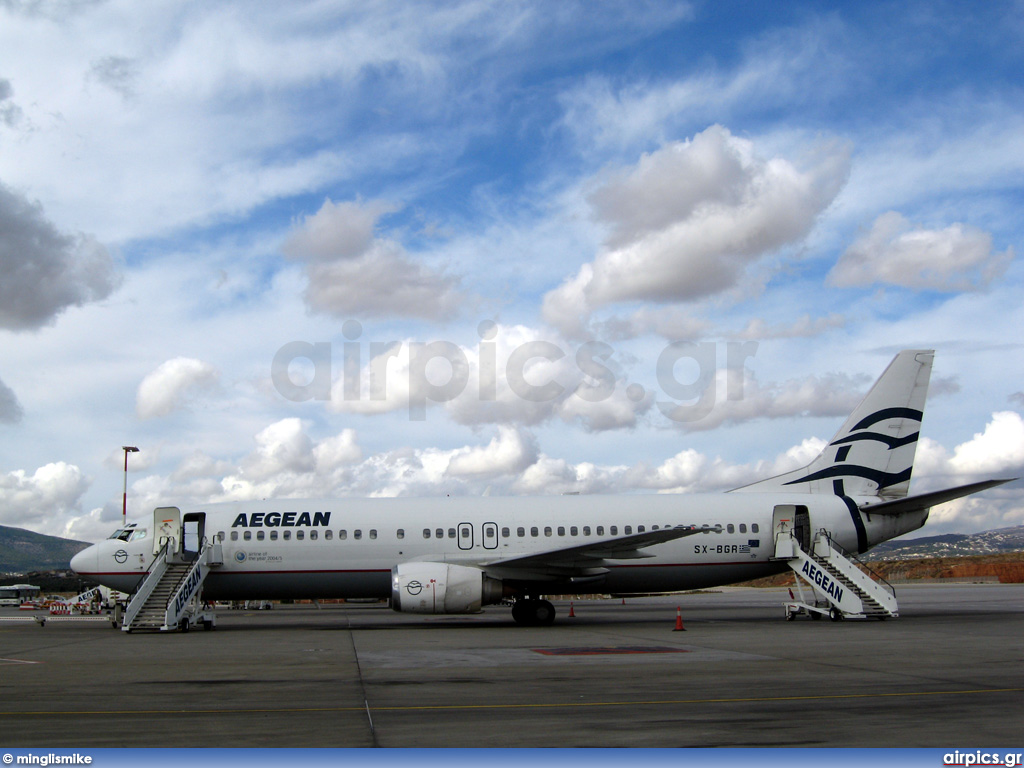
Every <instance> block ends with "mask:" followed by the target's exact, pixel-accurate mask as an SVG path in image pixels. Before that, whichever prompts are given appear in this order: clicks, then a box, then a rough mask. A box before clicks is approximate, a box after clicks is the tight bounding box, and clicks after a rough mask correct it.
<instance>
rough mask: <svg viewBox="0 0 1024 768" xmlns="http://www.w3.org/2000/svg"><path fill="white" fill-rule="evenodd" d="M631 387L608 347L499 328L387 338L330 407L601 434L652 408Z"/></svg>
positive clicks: (339, 388)
mask: <svg viewBox="0 0 1024 768" xmlns="http://www.w3.org/2000/svg"><path fill="white" fill-rule="evenodd" d="M481 327H483V326H481ZM374 345H375V343H373V342H371V345H370V349H371V352H372V351H375V346H374ZM365 346H366V345H365V344H364V345H363V347H364V348H365ZM379 346H381V347H383V346H384V345H383V344H380V345H379ZM342 367H343V368H344V364H343V366H342ZM628 385H629V382H628V381H626V380H625V378H624V374H623V372H622V369H621V363H620V362H619V360H618V358H617V356H616V354H615V350H614V349H613V348H612V347H610V346H609V345H605V344H582V345H581V344H573V343H571V342H569V341H567V340H566V339H564V338H562V337H560V336H558V335H557V334H555V335H551V334H544V333H543V332H541V331H540V330H538V329H535V328H530V327H527V326H524V325H498V324H494V325H493V327H492V330H489V331H488V335H487V337H486V338H482V339H481V340H480V342H479V343H478V344H477V345H476V346H468V345H466V346H463V345H459V344H456V343H454V342H446V341H435V342H430V343H419V342H411V341H402V342H394V343H393V344H389V345H387V347H386V349H384V351H382V352H379V353H378V355H377V356H376V357H374V358H372V359H370V360H369V361H368V362H367V363H366V364H365V365H364V366H362V367H361V368H359V369H355V368H354V366H353V369H352V370H349V371H343V373H342V374H341V375H340V376H339V377H338V378H337V379H336V380H335V382H334V384H333V386H332V389H331V399H330V402H329V403H328V406H327V407H328V410H330V411H332V412H336V413H361V414H380V413H386V412H391V411H398V410H406V411H407V412H408V413H409V416H410V418H411V419H414V420H422V419H424V418H426V416H427V410H428V409H440V410H442V411H443V412H444V413H445V414H446V415H447V416H448V417H449V418H451V419H452V420H453V421H454V422H456V423H458V424H464V425H469V426H475V425H480V424H518V425H522V426H534V425H537V424H542V423H544V422H547V421H550V420H562V421H565V422H575V423H579V424H580V425H582V426H583V427H584V428H585V429H587V430H591V431H602V430H607V429H619V428H628V427H633V426H636V424H637V420H638V419H639V417H640V416H642V415H643V414H644V413H645V412H646V411H647V410H648V409H649V408H650V407H651V403H652V398H651V397H650V396H649V395H647V394H645V393H643V392H642V391H641V392H637V390H636V389H635V388H634V389H632V390H631V389H629V386H628Z"/></svg>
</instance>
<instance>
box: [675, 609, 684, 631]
mask: <svg viewBox="0 0 1024 768" xmlns="http://www.w3.org/2000/svg"><path fill="white" fill-rule="evenodd" d="M672 631H673V632H685V631H686V627H684V626H683V609H682V608H680V607H679V606H678V605H677V606H676V626H675V629H673V630H672Z"/></svg>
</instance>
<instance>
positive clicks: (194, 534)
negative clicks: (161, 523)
mask: <svg viewBox="0 0 1024 768" xmlns="http://www.w3.org/2000/svg"><path fill="white" fill-rule="evenodd" d="M205 537H206V513H205V512H189V513H188V514H187V515H185V517H184V519H183V520H182V526H181V556H182V558H183V559H184V560H186V561H188V562H192V561H193V560H195V559H196V558H197V557H199V550H200V549H202V547H203V539H204V538H205Z"/></svg>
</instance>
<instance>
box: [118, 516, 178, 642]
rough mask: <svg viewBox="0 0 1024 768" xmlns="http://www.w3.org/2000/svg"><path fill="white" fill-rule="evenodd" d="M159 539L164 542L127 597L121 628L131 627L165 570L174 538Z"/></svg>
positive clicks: (163, 537)
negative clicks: (144, 573)
mask: <svg viewBox="0 0 1024 768" xmlns="http://www.w3.org/2000/svg"><path fill="white" fill-rule="evenodd" d="M160 540H161V541H163V542H164V544H163V546H162V547H161V548H160V550H159V551H158V552H157V553H156V554H155V555H153V559H152V560H151V561H150V563H149V567H148V568H147V569H146V575H145V576H143V577H142V578H141V579H140V580H139V583H138V584H136V585H135V589H134V590H132V593H131V595H129V597H128V604H127V605H126V606H125V609H124V618H123V619H122V621H121V628H122V629H125V630H128V629H130V628H131V625H132V622H133V621H135V617H136V616H138V615H139V611H141V610H142V606H143V605H145V603H146V600H148V599H149V596H150V595H151V594H152V593H153V590H154V589H155V588H156V585H157V584H159V583H160V579H162V578H163V575H164V573H165V572H166V570H167V553H168V552H169V548H170V546H171V544H172V543H173V542H174V538H173V537H172V536H161V537H160ZM161 566H163V567H161ZM158 571H159V573H158Z"/></svg>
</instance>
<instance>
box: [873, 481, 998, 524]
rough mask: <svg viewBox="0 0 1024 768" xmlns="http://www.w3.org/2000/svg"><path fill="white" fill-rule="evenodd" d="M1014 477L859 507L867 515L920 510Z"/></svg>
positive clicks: (896, 513)
mask: <svg viewBox="0 0 1024 768" xmlns="http://www.w3.org/2000/svg"><path fill="white" fill-rule="evenodd" d="M1016 479H1018V478H1015V477H1011V478H1007V479H1006V480H982V481H981V482H979V483H968V484H967V485H958V486H957V487H956V488H946V489H945V490H943V491H932V492H931V493H922V494H920V495H919V496H908V497H907V498H905V499H896V500H894V501H883V502H881V503H879V504H865V505H864V506H862V507H861V508H860V511H861V512H863V513H865V514H868V515H903V514H906V513H907V512H922V511H924V510H926V509H928V508H929V507H934V506H937V505H938V504H944V503H945V502H947V501H953V499H960V498H963V497H964V496H970V495H971V494H972V493H979V492H980V491H984V490H988V489H989V488H995V487H996V486H997V485H1002V484H1003V483H1012V482H1013V481H1014V480H1016Z"/></svg>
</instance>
